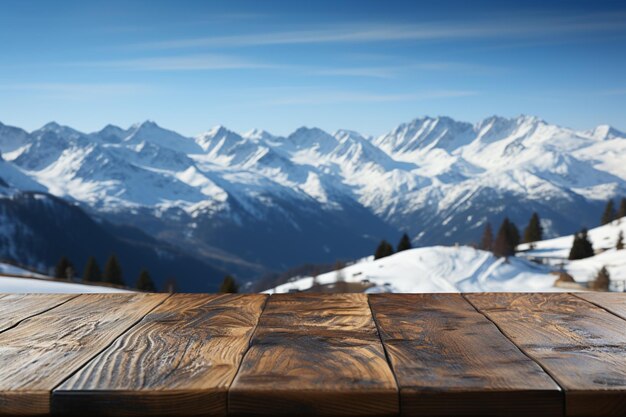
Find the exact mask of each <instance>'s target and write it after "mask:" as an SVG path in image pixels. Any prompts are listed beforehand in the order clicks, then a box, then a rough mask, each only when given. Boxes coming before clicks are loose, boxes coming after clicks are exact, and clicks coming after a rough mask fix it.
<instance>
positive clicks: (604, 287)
mask: <svg viewBox="0 0 626 417" xmlns="http://www.w3.org/2000/svg"><path fill="white" fill-rule="evenodd" d="M610 285H611V276H610V275H609V271H608V270H607V269H606V267H605V266H603V267H602V269H600V270H599V271H598V275H596V278H595V279H594V280H593V281H592V282H591V283H590V285H589V287H590V288H591V289H592V290H595V291H608V290H609V286H610Z"/></svg>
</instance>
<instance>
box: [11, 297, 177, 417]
mask: <svg viewBox="0 0 626 417" xmlns="http://www.w3.org/2000/svg"><path fill="white" fill-rule="evenodd" d="M167 297H168V295H165V294H88V295H80V296H78V297H76V298H74V299H72V300H70V301H68V302H67V303H65V304H62V305H60V306H59V307H57V308H54V309H52V310H50V311H47V312H45V313H43V314H39V315H37V316H34V317H31V318H29V319H26V320H24V321H22V322H21V323H20V324H19V325H18V326H16V327H13V328H11V329H9V330H6V331H4V332H2V333H0V415H15V414H27V415H37V414H48V413H49V412H50V392H51V391H52V389H53V388H54V387H55V386H57V385H58V384H60V383H61V382H63V381H64V380H65V379H66V378H68V377H69V376H70V375H72V374H73V373H74V372H75V371H77V370H78V369H80V367H81V366H83V365H84V364H85V363H86V362H87V361H88V360H89V359H91V358H92V357H93V356H95V355H96V354H98V353H99V352H100V351H101V350H102V349H104V348H106V347H107V346H108V345H109V344H110V343H111V342H113V341H114V340H115V339H116V338H117V337H118V336H119V335H120V334H122V333H123V332H124V331H126V330H127V329H128V328H129V327H131V326H132V325H133V324H134V323H135V322H137V321H138V320H140V319H141V318H142V317H143V316H144V315H145V314H147V313H148V312H149V311H150V310H151V309H153V308H154V307H156V306H157V305H158V304H159V303H161V302H162V301H163V300H164V299H165V298H167Z"/></svg>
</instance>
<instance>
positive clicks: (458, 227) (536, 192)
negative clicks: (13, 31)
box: [0, 116, 626, 276]
mask: <svg viewBox="0 0 626 417" xmlns="http://www.w3.org/2000/svg"><path fill="white" fill-rule="evenodd" d="M0 152H1V153H2V156H3V158H4V160H3V161H0V178H2V179H3V181H4V182H5V183H6V184H7V186H8V187H9V188H14V189H18V190H22V191H24V190H28V191H30V190H33V191H38V192H48V193H50V194H53V195H55V196H58V197H62V198H64V199H66V200H68V201H70V202H73V203H76V204H79V205H80V206H81V207H82V208H84V209H85V210H87V211H88V212H89V213H90V214H92V215H93V216H96V217H98V218H102V219H105V220H108V221H111V222H113V223H118V224H132V225H134V226H136V227H139V228H140V229H142V230H143V231H144V232H146V233H148V234H150V235H152V236H154V237H156V238H159V239H164V240H166V241H168V242H169V243H172V244H175V245H177V246H180V247H181V248H182V249H183V250H185V251H189V253H192V254H194V255H197V256H202V257H203V258H205V259H209V260H211V261H212V262H215V263H217V264H218V265H219V266H223V267H226V269H230V270H233V271H234V272H236V273H239V274H240V275H244V276H253V275H254V274H257V273H260V272H262V271H267V270H268V269H281V268H286V267H289V266H293V265H297V264H300V263H304V262H329V261H334V260H335V259H339V258H342V259H348V258H355V257H359V256H362V255H364V254H367V253H371V251H372V250H373V248H374V247H375V245H376V244H377V242H378V241H379V240H380V239H381V238H388V239H396V238H397V236H398V235H399V234H400V233H401V232H402V231H406V232H408V233H409V234H410V235H411V237H412V238H413V242H414V244H415V245H429V244H446V243H453V242H460V243H467V242H471V241H475V240H477V239H478V236H479V234H480V231H481V230H482V228H483V226H484V223H485V222H487V221H491V222H492V223H494V224H496V223H499V222H500V220H501V219H502V217H504V216H505V215H507V216H509V217H510V218H512V219H513V220H514V221H515V222H517V223H518V224H519V225H521V224H523V223H525V222H526V221H527V219H528V217H529V216H530V214H531V212H532V211H537V212H539V213H540V214H541V217H542V219H543V221H544V228H545V230H546V231H547V232H548V234H551V235H557V234H564V233H571V232H573V231H575V230H577V229H579V228H580V227H581V225H587V226H593V225H594V224H595V223H596V221H597V220H596V219H597V217H598V213H599V211H600V210H601V208H600V207H601V206H602V205H603V204H604V202H605V200H606V199H607V198H609V197H613V196H622V195H626V164H624V163H623V161H622V160H623V158H624V155H626V134H624V133H622V132H619V131H618V130H616V129H614V128H612V127H608V126H598V127H596V128H595V129H592V130H590V131H582V132H579V131H574V130H571V129H567V128H563V127H559V126H556V125H552V124H549V123H547V122H545V121H543V120H541V119H539V118H536V117H530V116H520V117H517V118H512V119H508V118H502V117H497V116H494V117H490V118H487V119H485V120H482V121H480V122H478V123H476V124H470V123H466V122H459V121H455V120H453V119H451V118H448V117H422V118H419V119H415V120H413V121H411V122H409V123H405V124H402V125H400V126H398V127H397V128H395V129H393V130H392V131H390V132H389V133H387V134H385V135H382V136H380V137H377V138H372V137H367V136H363V135H361V134H359V133H357V132H353V131H347V130H340V131H338V132H336V133H334V134H329V133H327V132H324V131H323V130H321V129H317V128H307V127H302V128H300V129H297V130H296V131H295V132H293V133H292V134H290V135H288V136H286V137H280V136H275V135H272V134H271V133H268V132H265V131H262V130H253V131H251V132H248V133H246V134H243V135H240V134H238V133H236V132H233V131H230V130H228V129H227V128H225V127H223V126H217V127H215V128H213V129H210V130H208V131H206V132H204V133H202V134H199V135H198V136H196V137H193V138H191V137H185V136H183V135H179V134H178V133H176V132H173V131H171V130H167V129H164V128H162V127H160V126H158V125H157V124H156V123H154V122H149V121H148V122H144V123H141V124H137V125H133V126H131V127H130V128H128V129H124V128H120V127H117V126H112V125H108V126H106V127H105V128H104V129H102V130H100V131H98V132H93V133H82V132H79V131H77V130H74V129H72V128H70V127H66V126H60V125H58V124H56V123H49V124H47V125H45V126H44V127H42V128H41V129H38V130H36V131H34V132H31V133H28V132H25V131H24V130H22V129H19V128H14V127H9V126H5V125H1V124H0Z"/></svg>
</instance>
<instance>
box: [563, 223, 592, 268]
mask: <svg viewBox="0 0 626 417" xmlns="http://www.w3.org/2000/svg"><path fill="white" fill-rule="evenodd" d="M593 255H594V252H593V246H592V245H591V242H590V241H589V238H588V237H587V229H582V230H581V231H580V232H578V233H576V235H574V243H573V244H572V248H571V249H570V251H569V257H568V259H569V260H575V259H585V258H589V257H591V256H593Z"/></svg>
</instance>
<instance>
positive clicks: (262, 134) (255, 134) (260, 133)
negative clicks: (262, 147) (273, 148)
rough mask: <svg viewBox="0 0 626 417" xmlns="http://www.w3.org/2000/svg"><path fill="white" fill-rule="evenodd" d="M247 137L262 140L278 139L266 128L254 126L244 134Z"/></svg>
mask: <svg viewBox="0 0 626 417" xmlns="http://www.w3.org/2000/svg"><path fill="white" fill-rule="evenodd" d="M242 136H243V137H244V138H246V139H251V140H254V141H260V140H272V139H276V136H274V135H272V134H271V133H269V132H268V131H266V130H263V129H257V128H254V129H252V130H250V131H248V132H246V133H244V134H243V135H242Z"/></svg>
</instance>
